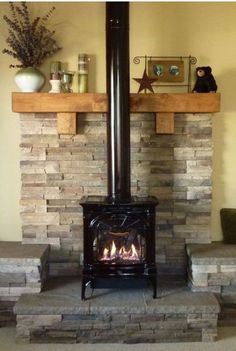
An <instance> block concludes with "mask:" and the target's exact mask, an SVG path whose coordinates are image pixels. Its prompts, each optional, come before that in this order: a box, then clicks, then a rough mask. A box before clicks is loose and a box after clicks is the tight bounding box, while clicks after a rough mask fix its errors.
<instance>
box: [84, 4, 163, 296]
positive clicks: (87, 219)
mask: <svg viewBox="0 0 236 351" xmlns="http://www.w3.org/2000/svg"><path fill="white" fill-rule="evenodd" d="M106 73H107V95H108V114H107V170H108V196H107V197H102V196H89V197H87V198H85V199H83V200H82V202H81V205H82V207H83V217H84V265H83V277H82V295H81V298H82V300H84V299H85V290H86V286H87V285H88V284H90V285H91V287H92V288H114V287H116V288H117V287H119V288H122V287H143V286H144V285H146V284H147V282H148V281H150V282H151V283H152V286H153V297H154V298H155V297H156V265H155V207H156V205H157V203H158V201H157V199H156V198H154V197H148V198H137V197H131V194H130V108H129V96H130V93H129V83H130V82H129V80H130V76H129V3H127V2H107V3H106Z"/></svg>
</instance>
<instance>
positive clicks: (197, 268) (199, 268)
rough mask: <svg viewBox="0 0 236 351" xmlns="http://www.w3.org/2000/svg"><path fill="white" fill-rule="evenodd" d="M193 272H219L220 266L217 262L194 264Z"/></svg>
mask: <svg viewBox="0 0 236 351" xmlns="http://www.w3.org/2000/svg"><path fill="white" fill-rule="evenodd" d="M192 272H193V273H217V272H218V266H217V264H201V265H195V264H192Z"/></svg>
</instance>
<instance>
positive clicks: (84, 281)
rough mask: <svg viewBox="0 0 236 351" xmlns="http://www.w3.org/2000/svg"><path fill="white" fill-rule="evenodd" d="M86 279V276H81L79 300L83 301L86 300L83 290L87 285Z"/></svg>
mask: <svg viewBox="0 0 236 351" xmlns="http://www.w3.org/2000/svg"><path fill="white" fill-rule="evenodd" d="M88 282H89V281H88V279H86V278H84V277H83V278H82V287H81V300H82V301H84V300H86V297H85V290H86V287H87V285H88Z"/></svg>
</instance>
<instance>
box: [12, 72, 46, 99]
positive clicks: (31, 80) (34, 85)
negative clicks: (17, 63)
mask: <svg viewBox="0 0 236 351" xmlns="http://www.w3.org/2000/svg"><path fill="white" fill-rule="evenodd" d="M44 82H45V77H44V75H43V74H42V73H41V72H40V71H39V70H38V69H37V68H35V67H26V68H21V69H20V70H19V71H18V72H17V73H16V75H15V83H16V85H17V86H18V88H19V89H20V90H21V91H22V92H24V93H33V92H37V91H39V90H40V89H41V88H42V86H43V84H44Z"/></svg>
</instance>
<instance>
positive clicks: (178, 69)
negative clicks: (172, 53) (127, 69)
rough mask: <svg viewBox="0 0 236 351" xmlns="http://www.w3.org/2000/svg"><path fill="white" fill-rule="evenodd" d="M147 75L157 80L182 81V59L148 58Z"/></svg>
mask: <svg viewBox="0 0 236 351" xmlns="http://www.w3.org/2000/svg"><path fill="white" fill-rule="evenodd" d="M148 76H149V77H150V78H157V79H158V81H159V82H173V83H174V82H183V81H184V61H183V60H148Z"/></svg>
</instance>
